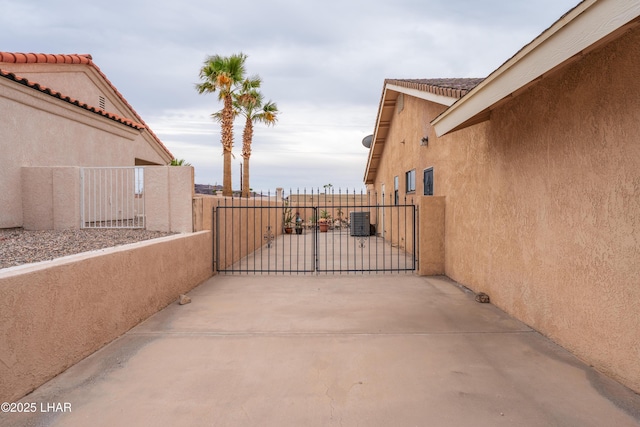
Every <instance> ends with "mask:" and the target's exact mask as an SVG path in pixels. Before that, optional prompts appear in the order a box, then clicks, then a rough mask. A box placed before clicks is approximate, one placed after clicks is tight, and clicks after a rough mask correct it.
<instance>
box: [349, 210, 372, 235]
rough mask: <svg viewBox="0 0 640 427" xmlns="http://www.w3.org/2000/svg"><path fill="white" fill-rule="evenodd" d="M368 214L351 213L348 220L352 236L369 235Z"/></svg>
mask: <svg viewBox="0 0 640 427" xmlns="http://www.w3.org/2000/svg"><path fill="white" fill-rule="evenodd" d="M369 218H370V216H369V212H351V213H350V214H349V219H350V220H351V235H352V236H368V235H369V234H371V231H370V227H371V225H370V221H369Z"/></svg>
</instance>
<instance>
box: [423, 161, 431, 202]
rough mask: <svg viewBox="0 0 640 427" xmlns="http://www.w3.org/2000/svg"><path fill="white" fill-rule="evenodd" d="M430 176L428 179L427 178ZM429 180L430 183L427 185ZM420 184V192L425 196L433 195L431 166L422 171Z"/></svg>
mask: <svg viewBox="0 0 640 427" xmlns="http://www.w3.org/2000/svg"><path fill="white" fill-rule="evenodd" d="M429 176H430V180H428V179H427V178H428V177H429ZM429 182H430V184H431V185H429ZM422 185H423V187H424V189H423V191H422V193H423V194H424V195H425V196H433V167H429V168H426V169H424V170H423V171H422Z"/></svg>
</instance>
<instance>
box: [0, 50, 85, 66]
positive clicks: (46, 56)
mask: <svg viewBox="0 0 640 427" xmlns="http://www.w3.org/2000/svg"><path fill="white" fill-rule="evenodd" d="M0 62H8V63H16V64H27V63H49V64H92V62H91V55H88V54H73V55H52V54H50V53H13V52H0Z"/></svg>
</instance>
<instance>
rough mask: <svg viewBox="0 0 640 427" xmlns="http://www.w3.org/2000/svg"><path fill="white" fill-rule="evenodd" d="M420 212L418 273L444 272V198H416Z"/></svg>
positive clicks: (435, 273) (431, 274)
mask: <svg viewBox="0 0 640 427" xmlns="http://www.w3.org/2000/svg"><path fill="white" fill-rule="evenodd" d="M416 205H417V206H418V210H419V212H420V215H419V221H420V222H419V225H418V227H417V228H418V230H419V232H418V236H417V238H418V239H419V240H418V248H419V251H418V256H419V258H418V274H419V275H421V276H436V275H442V274H445V265H444V258H445V252H444V245H445V229H444V222H445V207H446V199H445V198H444V197H437V196H422V197H418V198H417V199H416Z"/></svg>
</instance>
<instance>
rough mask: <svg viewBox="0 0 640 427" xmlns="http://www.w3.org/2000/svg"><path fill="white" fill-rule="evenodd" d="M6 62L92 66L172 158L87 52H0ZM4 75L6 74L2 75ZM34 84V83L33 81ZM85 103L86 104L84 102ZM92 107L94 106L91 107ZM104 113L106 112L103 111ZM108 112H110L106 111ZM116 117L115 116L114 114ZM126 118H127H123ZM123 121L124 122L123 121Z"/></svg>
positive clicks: (169, 153) (139, 123)
mask: <svg viewBox="0 0 640 427" xmlns="http://www.w3.org/2000/svg"><path fill="white" fill-rule="evenodd" d="M3 62H6V63H14V64H26V63H28V64H36V63H46V64H84V65H89V66H91V67H93V68H94V69H95V70H96V71H97V72H98V74H100V76H101V77H102V78H103V79H104V81H105V82H106V83H107V84H108V85H109V86H110V87H111V89H112V90H113V91H114V93H115V94H116V95H117V96H118V97H119V98H120V100H121V101H122V102H123V103H124V104H125V105H126V106H127V108H129V110H131V112H132V113H133V115H134V117H135V119H136V121H137V123H136V124H138V125H139V126H141V127H140V128H138V129H146V130H147V131H148V132H149V134H150V135H151V136H152V137H153V138H154V139H155V140H156V142H157V143H158V145H160V147H162V149H163V150H164V151H165V152H166V153H167V154H168V155H169V156H171V158H173V154H171V152H170V151H169V149H168V148H167V147H166V146H165V145H164V144H163V143H162V141H160V138H158V136H157V135H156V134H155V133H153V131H152V130H151V128H149V126H147V124H146V123H145V122H144V120H142V117H140V115H139V114H138V113H137V112H136V110H135V109H134V108H133V107H132V106H131V104H129V102H127V100H126V99H125V98H124V96H122V94H121V93H120V92H119V91H118V89H116V87H115V86H114V85H113V83H111V81H109V79H108V78H107V76H106V75H105V74H104V73H103V72H102V71H101V70H100V68H99V67H98V66H97V65H96V64H95V63H94V62H93V58H92V57H91V55H89V54H77V53H75V54H49V53H19V52H0V64H1V63H3ZM3 77H6V76H3ZM33 84H34V85H35V84H36V83H33ZM66 98H69V97H64V96H62V95H61V99H66ZM76 105H77V104H76ZM84 105H86V104H84ZM91 108H94V107H91ZM95 110H100V109H99V108H95ZM105 113H106V112H105ZM106 114H110V113H106ZM111 115H112V116H116V115H115V114H111ZM116 117H117V116H116ZM123 120H128V119H123ZM128 121H129V122H131V123H135V122H134V121H133V120H128ZM123 123H124V122H123Z"/></svg>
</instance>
